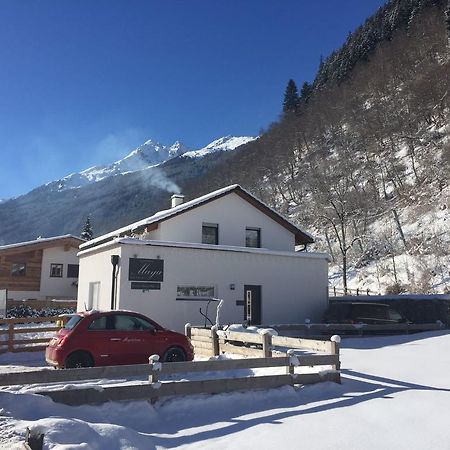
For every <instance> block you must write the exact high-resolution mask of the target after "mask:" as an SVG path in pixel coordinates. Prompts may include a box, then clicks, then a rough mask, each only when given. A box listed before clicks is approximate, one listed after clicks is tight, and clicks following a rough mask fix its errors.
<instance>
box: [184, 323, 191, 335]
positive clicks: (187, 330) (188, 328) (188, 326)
mask: <svg viewBox="0 0 450 450" xmlns="http://www.w3.org/2000/svg"><path fill="white" fill-rule="evenodd" d="M191 329H192V325H191V324H190V323H187V324H186V325H185V326H184V334H185V335H186V336H187V337H188V338H189V339H191V335H192V333H191Z"/></svg>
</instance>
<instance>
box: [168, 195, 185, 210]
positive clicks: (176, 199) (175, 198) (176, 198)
mask: <svg viewBox="0 0 450 450" xmlns="http://www.w3.org/2000/svg"><path fill="white" fill-rule="evenodd" d="M170 198H171V200H172V208H175V206H178V205H181V204H182V203H183V202H184V195H181V194H173V195H172V197H170Z"/></svg>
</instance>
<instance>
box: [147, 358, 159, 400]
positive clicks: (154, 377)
mask: <svg viewBox="0 0 450 450" xmlns="http://www.w3.org/2000/svg"><path fill="white" fill-rule="evenodd" d="M148 363H149V364H150V367H151V369H152V373H151V374H150V375H149V376H148V382H149V383H150V384H151V385H152V387H153V388H154V389H155V391H156V390H157V389H159V387H160V386H161V383H160V382H159V381H158V373H157V372H160V371H161V368H162V364H161V363H160V362H159V355H152V356H150V357H149V358H148ZM157 400H158V396H157V395H155V396H153V395H152V396H151V397H150V402H151V403H155V402H156V401H157Z"/></svg>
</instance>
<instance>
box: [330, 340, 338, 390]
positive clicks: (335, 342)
mask: <svg viewBox="0 0 450 450" xmlns="http://www.w3.org/2000/svg"><path fill="white" fill-rule="evenodd" d="M330 340H331V354H333V355H336V356H337V359H338V361H337V363H336V364H335V365H333V368H334V370H340V369H341V360H340V344H341V337H340V336H339V335H338V334H335V335H333V336H331V339H330ZM338 382H339V383H340V382H341V376H340V374H339V380H338Z"/></svg>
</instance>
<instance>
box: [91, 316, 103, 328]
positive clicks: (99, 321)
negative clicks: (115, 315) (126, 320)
mask: <svg viewBox="0 0 450 450" xmlns="http://www.w3.org/2000/svg"><path fill="white" fill-rule="evenodd" d="M88 329H89V330H107V329H108V317H107V316H101V317H98V318H97V319H94V320H93V321H92V322H91V323H90V324H89V327H88Z"/></svg>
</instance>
